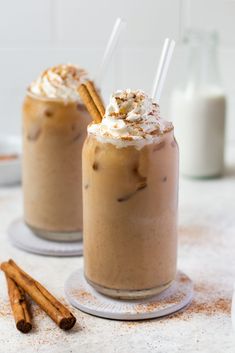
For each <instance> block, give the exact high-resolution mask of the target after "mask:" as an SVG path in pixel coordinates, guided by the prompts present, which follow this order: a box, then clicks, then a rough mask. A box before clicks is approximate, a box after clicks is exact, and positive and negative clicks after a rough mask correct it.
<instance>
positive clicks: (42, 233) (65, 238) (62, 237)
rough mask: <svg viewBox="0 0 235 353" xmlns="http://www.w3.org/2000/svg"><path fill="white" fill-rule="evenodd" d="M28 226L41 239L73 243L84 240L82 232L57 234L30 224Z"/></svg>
mask: <svg viewBox="0 0 235 353" xmlns="http://www.w3.org/2000/svg"><path fill="white" fill-rule="evenodd" d="M26 224H27V226H28V227H29V228H30V229H31V230H32V231H33V233H34V234H35V235H37V236H38V237H40V238H43V239H46V240H52V241H58V242H60V241H61V242H73V241H78V240H82V231H74V232H57V231H51V230H50V231H49V230H42V229H38V228H36V227H34V226H31V225H30V224H28V223H26Z"/></svg>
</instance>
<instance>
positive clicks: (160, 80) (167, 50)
mask: <svg viewBox="0 0 235 353" xmlns="http://www.w3.org/2000/svg"><path fill="white" fill-rule="evenodd" d="M174 48H175V41H174V40H169V38H166V39H165V41H164V45H163V49H162V53H161V57H160V61H159V64H158V68H157V73H156V76H155V79H154V82H153V88H152V94H151V96H152V98H153V99H154V100H156V101H157V103H159V101H160V97H161V93H162V88H163V85H164V83H165V79H166V75H167V71H168V68H169V65H170V61H171V58H172V54H173V51H174Z"/></svg>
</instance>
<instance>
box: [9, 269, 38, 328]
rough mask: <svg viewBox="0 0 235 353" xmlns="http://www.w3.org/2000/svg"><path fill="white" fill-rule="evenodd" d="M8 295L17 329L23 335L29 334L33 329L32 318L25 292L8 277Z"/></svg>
mask: <svg viewBox="0 0 235 353" xmlns="http://www.w3.org/2000/svg"><path fill="white" fill-rule="evenodd" d="M6 280H7V287H8V295H9V299H10V303H11V309H12V313H13V316H14V319H15V323H16V327H17V329H18V330H19V331H21V332H23V333H28V332H29V331H31V329H32V323H31V317H30V314H29V311H28V305H27V302H26V297H25V292H24V291H23V289H22V288H20V287H19V286H18V285H17V284H16V283H15V281H13V280H12V279H11V278H10V277H8V276H7V275H6Z"/></svg>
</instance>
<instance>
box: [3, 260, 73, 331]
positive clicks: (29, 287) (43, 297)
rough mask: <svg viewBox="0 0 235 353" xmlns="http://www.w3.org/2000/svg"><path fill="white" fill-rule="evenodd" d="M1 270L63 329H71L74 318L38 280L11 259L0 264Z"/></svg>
mask: <svg viewBox="0 0 235 353" xmlns="http://www.w3.org/2000/svg"><path fill="white" fill-rule="evenodd" d="M1 269H2V271H4V272H5V274H6V275H7V276H8V277H10V278H11V279H12V280H14V281H15V282H16V283H17V285H18V286H20V287H21V288H22V289H23V290H24V291H25V292H26V293H27V294H28V295H29V296H30V297H31V298H32V299H33V300H34V301H35V302H36V303H37V304H38V305H39V306H40V307H41V308H42V310H44V311H45V312H46V313H47V315H49V316H50V318H51V319H52V320H53V321H54V322H55V323H56V324H57V325H58V326H59V327H60V328H61V329H63V330H69V329H71V328H72V327H73V326H74V324H75V322H76V318H75V317H74V316H73V314H72V313H71V312H70V311H69V310H68V309H67V308H66V307H65V306H64V305H63V304H62V303H60V302H59V301H58V300H57V299H56V298H55V297H54V296H53V295H52V294H51V293H49V292H48V291H47V289H46V288H45V287H43V286H42V285H41V284H40V283H39V282H37V281H36V280H35V279H33V278H32V277H30V276H29V275H28V274H27V273H26V272H24V271H23V270H22V269H21V268H20V267H19V266H17V265H16V263H15V262H14V261H13V260H9V261H8V262H3V263H2V264H1Z"/></svg>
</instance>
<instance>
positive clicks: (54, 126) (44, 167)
mask: <svg viewBox="0 0 235 353" xmlns="http://www.w3.org/2000/svg"><path fill="white" fill-rule="evenodd" d="M23 118H24V124H23V128H24V162H23V180H24V182H23V186H24V217H25V221H26V223H27V224H29V225H31V226H33V227H34V228H37V229H39V230H45V231H58V232H65V231H68V232H72V231H78V230H81V229H82V187H81V176H82V172H81V151H82V145H83V142H84V139H85V137H86V128H87V125H88V123H89V122H90V120H91V118H90V116H89V114H88V113H87V111H86V109H85V107H84V106H83V105H82V104H78V103H77V102H64V101H62V100H53V99H45V98H44V99H40V98H38V97H33V96H32V95H27V96H26V98H25V101H24V106H23Z"/></svg>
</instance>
